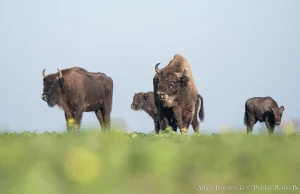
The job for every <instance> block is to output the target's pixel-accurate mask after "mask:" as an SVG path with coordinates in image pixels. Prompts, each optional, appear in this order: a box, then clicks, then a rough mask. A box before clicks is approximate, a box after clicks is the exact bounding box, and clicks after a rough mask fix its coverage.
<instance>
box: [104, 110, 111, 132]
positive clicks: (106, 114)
mask: <svg viewBox="0 0 300 194" xmlns="http://www.w3.org/2000/svg"><path fill="white" fill-rule="evenodd" d="M111 109H112V107H111V106H104V109H103V117H104V126H105V130H106V131H110V113H111Z"/></svg>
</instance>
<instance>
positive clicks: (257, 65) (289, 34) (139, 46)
mask: <svg viewBox="0 0 300 194" xmlns="http://www.w3.org/2000/svg"><path fill="white" fill-rule="evenodd" d="M299 8H300V1H297V0H286V1H279V0H273V1H271V0H265V1H259V0H252V1H250V0H248V1H247V0H245V1H238V0H228V1H202V0H198V1H196V0H195V1H171V0H165V1H158V0H153V1H147V2H141V1H137V0H131V1H126V2H125V1H89V0H87V1H70V0H66V1H55V0H54V1H51V2H50V1H49V2H45V1H37V0H29V1H26V2H25V1H20V0H19V1H18V0H14V1H1V2H0V16H1V17H0V24H1V31H0V41H1V44H0V62H1V67H2V72H3V73H2V76H0V81H1V85H0V87H1V91H2V92H1V96H0V100H1V113H0V128H7V129H10V130H13V131H18V132H21V131H33V130H38V131H53V130H54V131H64V130H65V125H66V124H65V117H64V112H63V110H60V109H59V108H58V107H54V108H49V107H48V106H47V104H46V103H45V102H44V101H43V100H42V99H41V94H42V91H43V77H42V71H43V69H46V74H50V73H55V72H57V70H56V68H59V69H65V68H69V67H72V66H80V67H82V68H84V69H86V70H88V71H91V72H103V73H105V74H107V75H108V76H110V77H111V78H112V79H113V81H114V94H113V110H112V114H111V117H112V119H114V118H117V119H120V118H122V119H124V120H125V121H126V123H127V125H128V128H129V130H130V131H138V132H150V131H152V130H153V129H154V125H153V121H152V119H151V118H150V117H149V116H148V115H147V114H146V113H144V112H139V111H133V110H131V109H130V104H131V102H132V98H133V95H134V93H136V92H147V91H152V90H153V86H152V78H153V76H154V74H155V70H154V66H155V64H156V63H161V65H160V68H163V67H164V66H166V65H167V64H168V63H169V61H170V60H171V59H172V58H173V56H174V55H175V54H177V53H178V54H181V55H183V56H184V57H185V58H186V59H187V60H188V62H189V64H190V65H191V68H192V72H193V77H194V79H195V82H196V85H197V88H198V91H199V93H200V94H201V95H202V96H203V98H204V110H205V120H204V122H202V123H201V124H200V133H201V132H205V133H212V132H213V133H217V132H220V129H221V126H223V125H226V126H228V127H229V128H240V129H242V130H245V127H244V126H243V116H244V104H245V101H246V100H247V99H248V98H250V97H254V96H271V97H273V98H274V99H275V100H276V101H277V103H278V105H279V106H280V105H284V106H285V111H284V113H283V117H282V121H283V122H284V121H286V120H288V119H299V118H300V115H299V112H298V111H299V110H300V103H298V100H299V99H300V90H299V87H297V84H298V83H299V74H300V67H299V64H300V56H299V51H300V38H299V34H300V21H299V18H300V12H299ZM295 85H296V87H295ZM82 125H83V126H96V127H98V129H100V125H99V123H98V120H97V118H96V116H95V113H93V112H91V113H84V114H83V119H82ZM259 127H260V124H259V123H258V124H257V125H256V126H255V129H254V131H257V129H258V128H259ZM276 130H277V129H276ZM189 131H190V132H191V131H193V130H192V127H191V126H190V128H189Z"/></svg>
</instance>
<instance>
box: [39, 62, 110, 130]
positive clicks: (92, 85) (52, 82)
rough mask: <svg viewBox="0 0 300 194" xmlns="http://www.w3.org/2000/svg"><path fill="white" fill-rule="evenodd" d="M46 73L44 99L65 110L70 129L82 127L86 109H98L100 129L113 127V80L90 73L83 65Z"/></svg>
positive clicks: (96, 110) (51, 105) (87, 110)
mask: <svg viewBox="0 0 300 194" xmlns="http://www.w3.org/2000/svg"><path fill="white" fill-rule="evenodd" d="M57 70H58V72H57V73H56V74H49V75H45V69H44V70H43V77H44V79H43V81H44V89H43V94H42V99H43V100H44V101H46V102H47V104H48V106H49V107H54V106H55V105H57V106H58V107H60V108H62V109H63V110H64V112H65V117H66V121H67V131H68V132H70V131H73V130H75V131H78V130H79V129H80V124H81V119H82V114H83V112H91V111H93V112H95V113H96V116H97V118H98V120H99V122H100V125H101V129H102V130H103V129H105V130H107V131H108V130H110V114H111V110H112V98H113V80H112V79H111V78H110V77H108V76H106V75H105V74H103V73H92V72H88V71H86V70H85V69H83V68H80V67H72V68H68V69H64V70H61V71H60V70H59V69H57Z"/></svg>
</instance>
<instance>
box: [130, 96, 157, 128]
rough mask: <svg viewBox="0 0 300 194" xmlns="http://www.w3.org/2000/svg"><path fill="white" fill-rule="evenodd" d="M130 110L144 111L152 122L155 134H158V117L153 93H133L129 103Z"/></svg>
mask: <svg viewBox="0 0 300 194" xmlns="http://www.w3.org/2000/svg"><path fill="white" fill-rule="evenodd" d="M130 107H131V109H133V110H135V111H138V110H143V111H145V112H146V113H147V114H148V115H149V116H150V117H151V118H152V119H153V121H154V127H155V132H156V133H158V132H159V123H158V122H159V118H158V117H159V115H158V110H157V108H156V106H155V103H154V93H153V92H147V93H144V92H139V93H135V94H134V96H133V101H132V103H131V106H130Z"/></svg>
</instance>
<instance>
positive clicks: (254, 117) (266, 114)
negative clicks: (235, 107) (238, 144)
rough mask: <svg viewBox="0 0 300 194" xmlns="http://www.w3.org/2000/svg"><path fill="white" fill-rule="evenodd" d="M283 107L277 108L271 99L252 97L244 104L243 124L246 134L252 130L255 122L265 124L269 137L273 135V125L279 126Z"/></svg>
mask: <svg viewBox="0 0 300 194" xmlns="http://www.w3.org/2000/svg"><path fill="white" fill-rule="evenodd" d="M283 111H284V106H280V107H278V105H277V102H276V101H275V100H273V98H271V97H269V96H267V97H253V98H249V99H248V100H247V101H246V103H245V114H244V124H245V125H246V126H247V133H249V132H251V133H252V130H253V127H254V125H255V124H256V122H257V121H259V122H265V124H266V126H267V129H268V132H269V134H270V135H272V134H273V133H274V128H275V125H276V126H279V125H280V123H281V117H282V114H283Z"/></svg>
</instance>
